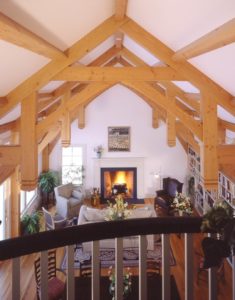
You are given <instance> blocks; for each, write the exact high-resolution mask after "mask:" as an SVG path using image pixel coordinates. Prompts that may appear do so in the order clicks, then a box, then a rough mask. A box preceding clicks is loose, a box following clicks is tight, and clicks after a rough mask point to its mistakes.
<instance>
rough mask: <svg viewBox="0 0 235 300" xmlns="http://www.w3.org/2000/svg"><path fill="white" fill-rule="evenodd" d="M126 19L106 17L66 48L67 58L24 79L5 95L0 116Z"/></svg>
mask: <svg viewBox="0 0 235 300" xmlns="http://www.w3.org/2000/svg"><path fill="white" fill-rule="evenodd" d="M127 20H128V19H127V18H124V19H123V20H122V21H116V20H115V18H114V17H111V18H109V19H107V20H106V21H104V22H103V23H102V24H101V25H99V26H97V27H96V28H95V29H94V30H92V31H91V32H90V33H88V34H87V35H86V36H84V37H83V38H81V39H80V40H79V41H78V42H77V43H75V44H74V45H73V46H72V47H71V48H69V49H68V50H66V51H65V54H66V55H67V58H64V59H57V60H53V61H51V62H50V63H49V64H47V65H46V66H44V67H43V68H42V69H40V70H39V71H38V72H36V73H35V74H34V75H32V76H31V77H30V78H28V79H26V80H25V81H24V82H23V83H21V84H20V85H19V86H17V87H16V88H15V89H14V90H13V91H11V92H10V93H9V94H8V95H7V99H8V104H7V105H5V106H4V107H2V108H1V109H0V117H2V116H4V115H5V114H6V113H7V112H8V111H10V110H11V109H12V108H13V107H14V106H15V105H16V104H17V103H19V102H20V101H21V100H22V99H24V98H25V97H27V96H28V95H30V94H31V93H32V92H33V91H37V90H39V89H40V88H42V87H43V86H44V85H46V84H47V83H48V81H50V80H51V79H52V78H53V76H55V75H56V74H57V73H58V72H60V71H62V70H63V69H64V68H66V67H67V66H69V65H71V64H72V63H74V62H75V61H77V60H79V59H80V58H82V57H83V56H84V55H86V54H87V53H89V52H90V51H91V50H92V49H94V48H95V47H97V46H98V45H99V44H101V43H102V42H103V41H105V40H106V39H107V38H108V37H110V36H111V35H112V34H113V33H114V32H116V31H117V29H118V28H119V27H120V25H122V24H123V23H125V22H126V21H127Z"/></svg>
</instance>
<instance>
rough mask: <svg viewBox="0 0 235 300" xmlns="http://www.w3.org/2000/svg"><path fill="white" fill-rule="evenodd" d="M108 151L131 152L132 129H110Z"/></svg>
mask: <svg viewBox="0 0 235 300" xmlns="http://www.w3.org/2000/svg"><path fill="white" fill-rule="evenodd" d="M108 150H109V151H110V152H128V151H130V127H128V126H115V127H111V126H110V127H108Z"/></svg>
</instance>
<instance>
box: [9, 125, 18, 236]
mask: <svg viewBox="0 0 235 300" xmlns="http://www.w3.org/2000/svg"><path fill="white" fill-rule="evenodd" d="M11 142H12V143H13V144H19V132H17V131H12V135H11ZM10 201H11V204H10V205H11V209H10V212H11V222H10V224H11V230H10V232H11V238H13V237H17V236H19V235H20V183H19V166H16V168H15V170H14V172H13V174H12V175H11V197H10Z"/></svg>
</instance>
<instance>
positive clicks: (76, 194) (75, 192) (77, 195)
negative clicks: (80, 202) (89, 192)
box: [72, 190, 82, 199]
mask: <svg viewBox="0 0 235 300" xmlns="http://www.w3.org/2000/svg"><path fill="white" fill-rule="evenodd" d="M72 197H74V198H77V199H81V198H82V192H81V191H79V190H73V191H72Z"/></svg>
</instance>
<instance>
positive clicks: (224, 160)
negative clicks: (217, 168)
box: [218, 145, 235, 166]
mask: <svg viewBox="0 0 235 300" xmlns="http://www.w3.org/2000/svg"><path fill="white" fill-rule="evenodd" d="M218 162H219V165H224V164H225V165H230V166H232V165H235V145H219V146H218Z"/></svg>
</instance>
